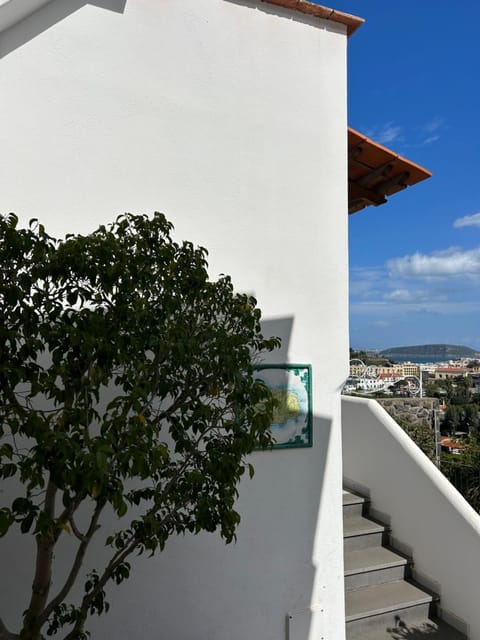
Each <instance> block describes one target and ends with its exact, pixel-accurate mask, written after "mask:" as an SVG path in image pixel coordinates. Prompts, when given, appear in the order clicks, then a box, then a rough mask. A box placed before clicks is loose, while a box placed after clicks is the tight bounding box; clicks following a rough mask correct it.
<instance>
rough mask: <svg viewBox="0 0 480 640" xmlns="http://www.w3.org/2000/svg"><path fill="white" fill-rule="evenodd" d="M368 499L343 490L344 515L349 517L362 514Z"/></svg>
mask: <svg viewBox="0 0 480 640" xmlns="http://www.w3.org/2000/svg"><path fill="white" fill-rule="evenodd" d="M367 502H368V501H367V500H366V499H365V498H364V497H363V496H359V495H357V494H355V493H351V492H350V491H345V489H344V490H343V517H344V518H348V517H350V516H354V515H359V516H361V515H362V513H363V511H364V509H365V505H366V504H367Z"/></svg>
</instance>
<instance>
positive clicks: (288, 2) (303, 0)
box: [261, 0, 365, 36]
mask: <svg viewBox="0 0 480 640" xmlns="http://www.w3.org/2000/svg"><path fill="white" fill-rule="evenodd" d="M261 1H262V2H266V3H268V4H275V5H277V6H279V7H285V8H286V9H293V10H294V11H300V12H301V13H307V14H309V15H311V16H315V17H317V18H323V19H324V20H331V21H332V22H338V23H340V24H344V25H345V26H346V27H347V35H349V36H351V35H352V33H354V32H355V31H356V30H357V29H358V27H360V26H362V24H363V23H364V22H365V20H364V19H363V18H359V17H357V16H352V15H350V14H349V13H343V11H336V10H335V9H330V8H329V7H324V6H323V5H320V4H315V3H313V2H307V0H261Z"/></svg>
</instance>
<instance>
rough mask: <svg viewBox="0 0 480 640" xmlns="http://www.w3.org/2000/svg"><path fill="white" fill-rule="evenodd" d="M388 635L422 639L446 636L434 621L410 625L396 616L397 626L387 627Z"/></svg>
mask: <svg viewBox="0 0 480 640" xmlns="http://www.w3.org/2000/svg"><path fill="white" fill-rule="evenodd" d="M386 631H387V634H388V637H390V638H392V640H422V638H427V637H428V638H430V640H434V639H435V638H438V639H439V640H440V638H444V637H445V636H444V635H443V633H442V632H441V631H439V628H438V626H437V625H436V624H435V623H434V622H421V623H419V624H412V625H408V624H407V623H406V622H404V621H403V620H402V619H401V618H399V617H398V616H396V618H395V627H389V628H387V630H386Z"/></svg>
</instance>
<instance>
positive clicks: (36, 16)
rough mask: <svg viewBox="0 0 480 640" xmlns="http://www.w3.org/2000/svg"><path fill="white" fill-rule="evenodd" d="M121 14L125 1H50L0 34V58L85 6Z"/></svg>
mask: <svg viewBox="0 0 480 640" xmlns="http://www.w3.org/2000/svg"><path fill="white" fill-rule="evenodd" d="M88 4H90V5H93V6H95V7H99V8H101V9H106V10H108V11H115V12H116V13H123V12H124V10H125V6H126V4H127V0H51V1H50V2H48V3H47V4H46V5H44V6H43V7H41V8H39V9H38V10H37V11H35V12H34V13H32V14H30V15H29V16H27V17H26V18H24V19H23V20H20V22H18V23H17V24H14V25H13V26H12V27H10V28H9V29H7V30H6V31H4V32H3V33H1V34H0V58H3V57H5V56H6V55H8V54H9V53H11V52H12V51H15V49H17V48H18V47H21V46H22V45H24V44H25V43H27V42H29V41H30V40H33V38H35V37H36V36H38V35H40V34H41V33H43V32H44V31H46V30H47V29H49V28H50V27H52V26H53V25H55V24H57V22H60V21H61V20H63V19H64V18H67V17H68V16H69V15H71V14H72V13H74V12H75V11H78V9H81V8H82V7H84V6H85V5H88Z"/></svg>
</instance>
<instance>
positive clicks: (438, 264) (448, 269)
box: [387, 247, 480, 278]
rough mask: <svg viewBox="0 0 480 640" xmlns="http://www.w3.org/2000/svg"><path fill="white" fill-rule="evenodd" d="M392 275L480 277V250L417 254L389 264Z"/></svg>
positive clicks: (452, 250) (453, 248) (395, 259)
mask: <svg viewBox="0 0 480 640" xmlns="http://www.w3.org/2000/svg"><path fill="white" fill-rule="evenodd" d="M387 267H388V269H389V270H390V275H391V276H394V277H400V278H408V277H417V278H439V277H443V278H445V277H451V276H460V275H463V276H478V275H480V248H478V249H471V250H468V251H462V250H461V249H460V248H458V247H451V248H450V249H446V250H445V251H436V252H434V253H431V254H430V255H425V254H422V253H419V252H417V253H415V254H413V255H410V256H403V257H401V258H393V259H392V260H389V261H388V262H387Z"/></svg>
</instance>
